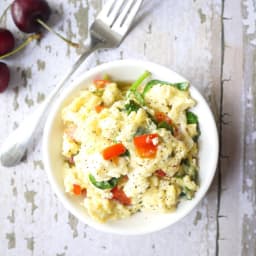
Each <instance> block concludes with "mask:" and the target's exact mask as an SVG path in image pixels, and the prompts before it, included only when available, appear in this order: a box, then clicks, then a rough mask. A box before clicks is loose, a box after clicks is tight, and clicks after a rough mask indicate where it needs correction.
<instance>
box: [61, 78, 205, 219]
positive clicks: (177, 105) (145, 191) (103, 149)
mask: <svg viewBox="0 0 256 256" xmlns="http://www.w3.org/2000/svg"><path fill="white" fill-rule="evenodd" d="M100 82H101V84H99V81H98V82H97V81H96V82H95V83H96V84H92V85H91V86H89V87H88V89H87V90H84V91H81V93H80V95H79V96H77V97H76V98H74V99H73V100H72V102H71V103H70V104H69V105H67V106H66V107H65V108H64V109H63V111H62V121H63V124H64V127H65V128H64V131H63V144H62V145H63V146H62V155H63V157H64V159H65V164H64V167H63V169H64V185H65V190H66V192H67V193H70V194H72V195H74V196H80V197H81V198H83V205H84V207H85V208H86V210H87V212H88V214H89V215H90V216H91V217H93V218H94V219H96V220H97V221H99V222H106V221H108V220H114V219H120V218H127V217H128V216H130V215H132V214H134V213H136V212H138V211H157V212H170V211H174V210H175V209H176V207H177V205H178V203H179V202H180V201H181V200H184V199H192V198H193V196H194V194H195V192H196V191H197V189H198V143H197V139H198V137H199V133H200V131H199V124H198V122H197V117H196V116H195V115H194V114H193V113H192V112H190V111H189V109H190V108H191V107H193V106H195V104H196V102H195V101H194V100H193V99H192V98H191V96H190V93H189V90H188V89H179V88H177V87H176V86H172V85H169V84H163V83H159V84H158V83H156V84H155V85H154V86H153V87H152V88H151V89H150V90H148V91H147V93H145V94H143V101H142V102H140V100H138V98H137V96H138V95H137V94H135V93H134V94H133V93H131V92H130V94H129V93H127V89H125V88H124V86H123V85H121V84H118V83H114V82H109V81H104V80H101V81H100ZM97 83H98V84H97ZM143 88H145V85H142V86H141V88H140V90H138V91H139V93H140V95H142V93H141V92H142V91H143ZM191 115H192V119H191ZM191 120H192V121H191Z"/></svg>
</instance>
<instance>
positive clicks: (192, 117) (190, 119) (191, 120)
mask: <svg viewBox="0 0 256 256" xmlns="http://www.w3.org/2000/svg"><path fill="white" fill-rule="evenodd" d="M186 117H187V124H197V123H198V117H197V115H196V114H194V113H193V112H190V111H187V112H186Z"/></svg>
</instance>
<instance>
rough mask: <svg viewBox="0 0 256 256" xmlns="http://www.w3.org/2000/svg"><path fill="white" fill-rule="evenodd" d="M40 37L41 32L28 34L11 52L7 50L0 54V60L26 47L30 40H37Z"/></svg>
mask: <svg viewBox="0 0 256 256" xmlns="http://www.w3.org/2000/svg"><path fill="white" fill-rule="evenodd" d="M40 38H41V34H33V35H31V36H29V37H28V38H27V39H26V40H25V41H24V42H23V43H22V44H21V45H19V46H18V47H17V48H15V49H14V50H12V51H11V52H8V53H6V54H4V55H2V56H0V60H2V59H4V58H7V57H10V56H12V55H13V54H15V53H17V52H19V51H20V50H22V49H23V48H24V47H26V46H27V45H28V44H29V43H30V42H32V41H33V40H38V39H40Z"/></svg>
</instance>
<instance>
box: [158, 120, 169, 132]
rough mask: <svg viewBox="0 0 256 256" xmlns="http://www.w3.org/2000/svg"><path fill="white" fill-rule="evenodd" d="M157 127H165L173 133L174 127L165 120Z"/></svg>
mask: <svg viewBox="0 0 256 256" xmlns="http://www.w3.org/2000/svg"><path fill="white" fill-rule="evenodd" d="M157 128H165V129H166V130H168V131H170V132H171V133H172V134H173V127H172V126H171V125H170V124H168V123H167V122H165V121H162V122H160V123H159V124H158V125H157Z"/></svg>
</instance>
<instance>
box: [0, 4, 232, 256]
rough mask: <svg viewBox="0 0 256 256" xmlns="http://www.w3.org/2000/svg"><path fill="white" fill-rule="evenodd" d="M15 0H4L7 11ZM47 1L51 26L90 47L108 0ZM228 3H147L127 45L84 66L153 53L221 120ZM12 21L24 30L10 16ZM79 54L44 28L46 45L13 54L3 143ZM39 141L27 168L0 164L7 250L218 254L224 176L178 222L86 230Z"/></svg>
mask: <svg viewBox="0 0 256 256" xmlns="http://www.w3.org/2000/svg"><path fill="white" fill-rule="evenodd" d="M8 3H10V1H7V0H5V1H3V3H2V2H1V3H0V6H1V8H0V10H2V6H3V5H4V6H7V5H8ZM49 3H50V5H51V6H52V8H54V9H55V10H56V11H54V12H53V15H52V17H51V20H50V23H51V24H52V25H54V26H55V27H56V28H57V29H59V30H61V31H63V33H67V34H68V35H69V37H70V38H71V39H72V40H75V41H76V40H77V41H78V42H79V43H82V44H84V43H85V41H86V39H87V33H88V27H89V26H88V23H91V22H92V21H93V19H94V17H95V15H96V12H97V11H98V10H100V8H101V6H102V1H100V0H88V1H82V0H69V1H68V2H65V3H64V2H63V3H61V2H60V1H57V0H54V1H51V2H49ZM221 9H222V1H221V0H211V1H203V0H186V1H175V0H163V1H146V3H145V4H144V6H143V10H142V12H141V17H140V18H139V21H138V26H137V27H135V28H134V29H133V30H132V31H131V33H130V34H129V36H128V37H127V38H126V39H125V41H124V42H123V43H122V45H121V46H120V48H119V49H114V50H103V51H100V52H99V53H95V54H94V55H93V56H91V57H89V58H88V60H87V61H86V63H85V64H84V65H83V67H82V68H81V69H80V70H79V72H78V73H82V72H84V70H86V69H87V68H90V67H93V66H95V65H97V64H100V63H103V62H107V61H111V60H114V59H126V58H137V59H146V60H151V61H154V62H157V63H160V64H162V65H165V66H168V67H170V68H172V69H174V70H175V71H177V72H179V73H181V74H182V75H183V76H185V77H187V78H188V79H189V80H190V81H191V82H192V84H193V85H194V86H196V87H197V88H198V89H199V90H200V91H201V92H202V93H203V94H204V95H205V97H206V98H207V99H208V101H209V102H210V104H211V107H212V109H213V111H214V113H215V114H216V119H218V111H219V108H220V106H219V99H220V74H221ZM88 21H89V22H88ZM4 25H6V26H8V27H9V28H10V29H11V30H13V31H14V32H15V33H16V32H17V29H16V28H15V26H14V25H13V23H12V21H11V18H10V17H9V16H8V17H7V19H6V20H5V21H4ZM22 36H23V35H22V34H21V33H18V34H17V37H22ZM80 52H81V50H74V49H71V48H70V47H68V46H66V45H65V44H63V43H62V42H60V41H59V40H58V39H57V38H56V37H55V36H54V35H51V34H49V33H45V35H44V38H43V39H42V40H41V42H40V43H39V45H36V44H35V43H32V44H31V46H29V47H28V48H27V49H26V50H25V51H23V52H22V53H21V54H19V55H17V56H15V57H13V58H11V59H10V60H8V63H9V64H10V65H12V66H13V69H12V71H13V72H12V73H13V74H12V81H11V89H10V90H9V91H8V92H6V93H4V94H2V95H0V106H1V109H3V113H2V114H1V115H0V123H1V124H2V127H1V132H0V142H1V141H2V140H3V139H4V138H5V136H6V134H7V133H9V132H10V131H11V130H12V129H14V128H15V127H17V126H18V125H19V123H20V122H22V119H23V118H24V117H25V116H26V115H28V114H29V113H31V111H32V110H33V109H35V108H36V106H37V105H38V104H39V103H40V102H41V101H42V100H43V98H44V97H45V95H47V94H48V93H49V92H50V91H51V89H52V88H53V86H54V84H56V82H57V81H58V80H59V79H60V77H61V76H62V74H63V73H65V70H67V69H68V67H69V66H70V65H71V64H72V63H73V62H74V60H75V59H76V58H77V57H78V54H80ZM40 147H41V146H40V144H39V145H36V144H35V146H34V147H33V148H32V149H31V150H30V152H29V154H28V156H27V160H26V162H24V163H22V164H21V165H19V166H17V167H15V168H11V169H5V168H3V167H0V187H1V191H2V192H1V193H0V205H1V209H0V241H1V243H0V255H10V256H11V255H18V254H19V255H84V253H85V252H86V254H88V255H113V256H115V255H135V254H136V255H170V254H172V255H203V256H204V255H214V254H215V251H216V214H217V181H218V180H215V182H214V184H213V185H212V187H211V189H210V191H209V193H208V194H207V196H206V197H205V199H204V200H203V201H202V202H201V203H200V204H199V206H198V207H197V208H196V209H195V210H194V211H193V212H191V213H190V214H189V215H188V216H187V217H185V218H184V219H183V220H182V221H181V222H179V223H177V224H175V225H173V226H172V227H169V228H167V229H165V230H163V231H160V232H158V233H155V234H150V235H145V236H141V237H120V236H116V235H109V234H104V233H101V232H98V231H95V230H94V229H92V228H90V227H87V226H86V225H85V224H83V223H81V222H79V221H78V220H77V219H76V218H74V217H73V216H72V215H71V214H69V213H68V212H67V211H66V210H65V209H64V208H63V206H62V205H61V204H60V202H59V201H58V200H57V198H56V197H55V195H54V194H53V192H52V190H51V188H50V186H49V183H48V181H47V177H46V175H45V172H44V168H43V164H42V157H41V148H40ZM226 252H228V251H226Z"/></svg>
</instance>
